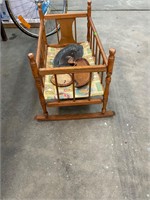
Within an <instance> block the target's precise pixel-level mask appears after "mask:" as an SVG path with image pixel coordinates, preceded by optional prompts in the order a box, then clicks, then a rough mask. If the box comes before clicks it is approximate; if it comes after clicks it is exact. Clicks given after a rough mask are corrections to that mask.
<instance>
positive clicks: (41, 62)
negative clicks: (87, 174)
mask: <svg viewBox="0 0 150 200" xmlns="http://www.w3.org/2000/svg"><path fill="white" fill-rule="evenodd" d="M39 14H40V30H39V38H38V45H37V52H36V57H34V54H33V53H29V54H28V58H29V61H30V66H31V70H32V74H33V77H34V79H35V84H36V87H37V90H38V94H39V99H40V103H41V106H42V110H43V114H41V115H37V116H36V117H35V119H37V120H43V121H44V120H69V119H84V118H101V117H110V116H113V115H114V114H115V113H114V112H113V111H107V109H106V106H107V102H108V96H109V87H110V82H111V75H112V71H113V65H114V59H115V49H113V48H111V49H109V57H108V58H107V56H106V54H105V52H104V49H103V46H102V43H101V41H100V38H99V36H98V34H97V31H96V28H95V26H94V23H93V21H92V18H91V1H88V2H87V11H86V12H77V13H65V14H57V15H56V14H48V15H45V16H44V15H43V14H42V10H41V6H40V5H39ZM76 18H87V41H88V42H89V44H90V48H91V50H92V55H93V57H94V60H95V65H94V66H91V65H90V66H78V67H77V66H76V67H58V68H46V61H47V51H48V47H50V46H51V47H56V48H57V47H63V46H65V45H67V44H69V43H77V33H76V32H77V30H76ZM50 19H55V20H56V25H57V23H59V24H60V28H61V29H60V33H61V38H60V36H59V34H60V33H59V32H58V31H57V39H58V44H51V45H50V44H48V43H47V38H46V34H45V27H44V21H45V20H50ZM73 23H74V28H72V26H73ZM73 31H74V36H73ZM74 38H75V39H74ZM80 72H89V73H90V82H89V95H88V97H87V98H84V99H77V98H76V97H75V84H74V81H73V90H72V91H73V99H67V100H62V99H60V98H59V87H58V85H57V75H58V74H67V73H69V74H72V77H73V79H74V73H80ZM93 72H98V73H99V75H100V77H101V83H103V85H104V95H102V97H98V98H92V97H91V79H92V73H93ZM48 74H53V75H54V76H55V81H56V91H57V100H56V101H53V102H47V101H46V100H45V98H44V76H45V75H48ZM90 104H102V109H101V112H96V113H85V114H83V113H82V114H67V115H49V114H48V110H47V107H62V106H81V105H90Z"/></svg>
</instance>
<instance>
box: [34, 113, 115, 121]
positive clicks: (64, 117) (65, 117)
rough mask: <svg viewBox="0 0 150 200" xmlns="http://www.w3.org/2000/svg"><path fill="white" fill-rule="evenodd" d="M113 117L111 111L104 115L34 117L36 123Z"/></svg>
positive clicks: (84, 114)
mask: <svg viewBox="0 0 150 200" xmlns="http://www.w3.org/2000/svg"><path fill="white" fill-rule="evenodd" d="M114 115H115V112H113V111H106V112H105V113H104V114H103V113H102V112H97V113H83V114H67V115H51V116H50V115H48V117H45V116H44V115H37V116H36V117H35V119H36V120H38V121H49V120H51V121H57V120H76V119H91V118H103V117H112V116H114Z"/></svg>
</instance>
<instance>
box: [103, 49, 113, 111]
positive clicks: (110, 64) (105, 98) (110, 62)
mask: <svg viewBox="0 0 150 200" xmlns="http://www.w3.org/2000/svg"><path fill="white" fill-rule="evenodd" d="M115 53H116V50H115V49H113V48H111V49H109V57H108V67H107V76H106V86H105V91H104V96H103V107H102V113H103V114H104V113H105V112H106V106H107V102H108V95H109V85H110V82H111V75H112V71H113V65H114V61H115Z"/></svg>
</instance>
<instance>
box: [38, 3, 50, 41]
mask: <svg viewBox="0 0 150 200" xmlns="http://www.w3.org/2000/svg"><path fill="white" fill-rule="evenodd" d="M38 10H39V16H40V22H41V21H42V26H43V34H42V37H43V39H44V42H45V44H46V45H47V44H48V43H47V38H46V31H45V25H44V15H43V12H42V5H41V4H40V3H38Z"/></svg>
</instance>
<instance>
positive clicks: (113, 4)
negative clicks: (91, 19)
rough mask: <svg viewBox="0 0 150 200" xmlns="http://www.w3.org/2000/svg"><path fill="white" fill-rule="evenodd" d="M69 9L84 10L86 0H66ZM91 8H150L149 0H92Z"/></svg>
mask: <svg viewBox="0 0 150 200" xmlns="http://www.w3.org/2000/svg"><path fill="white" fill-rule="evenodd" d="M68 5H69V9H70V10H85V8H86V5H87V0H82V5H81V4H80V1H74V0H69V2H68ZM92 6H93V10H94V11H95V10H103V9H104V10H105V9H107V10H115V9H117V10H118V9H123V10H132V9H139V10H141V9H150V1H149V0H143V1H141V0H137V1H134V0H126V1H124V0H113V1H112V0H103V1H102V0H92Z"/></svg>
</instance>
